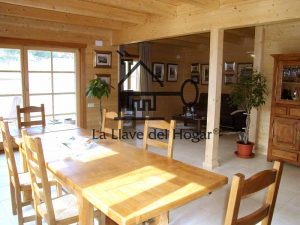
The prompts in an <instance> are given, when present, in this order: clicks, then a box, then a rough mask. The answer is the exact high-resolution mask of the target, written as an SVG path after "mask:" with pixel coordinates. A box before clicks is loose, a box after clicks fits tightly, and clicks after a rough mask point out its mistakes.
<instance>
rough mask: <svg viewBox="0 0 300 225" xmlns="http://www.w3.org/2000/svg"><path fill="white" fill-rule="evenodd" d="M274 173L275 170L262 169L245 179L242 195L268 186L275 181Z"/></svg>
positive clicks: (275, 172)
mask: <svg viewBox="0 0 300 225" xmlns="http://www.w3.org/2000/svg"><path fill="white" fill-rule="evenodd" d="M276 174H277V171H276V170H264V171H261V172H259V173H257V174H255V175H253V176H252V177H250V178H249V179H247V180H245V182H244V187H243V196H245V195H250V194H253V193H255V192H257V191H260V190H262V189H264V188H266V187H268V186H269V185H271V184H272V183H274V182H275V179H276Z"/></svg>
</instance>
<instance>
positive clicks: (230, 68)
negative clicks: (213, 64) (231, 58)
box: [224, 62, 236, 74]
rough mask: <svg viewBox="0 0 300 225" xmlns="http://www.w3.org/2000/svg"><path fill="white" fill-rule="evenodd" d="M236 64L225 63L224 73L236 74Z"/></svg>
mask: <svg viewBox="0 0 300 225" xmlns="http://www.w3.org/2000/svg"><path fill="white" fill-rule="evenodd" d="M235 71H236V63H235V62H225V63H224V72H225V73H228V74H232V73H235Z"/></svg>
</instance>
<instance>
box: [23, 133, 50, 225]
mask: <svg viewBox="0 0 300 225" xmlns="http://www.w3.org/2000/svg"><path fill="white" fill-rule="evenodd" d="M22 138H23V142H24V148H25V150H26V160H27V164H28V170H29V173H30V178H31V179H30V180H31V189H32V192H33V194H32V196H33V201H34V208H35V210H37V207H38V205H40V204H41V203H43V202H44V203H45V205H46V209H47V215H46V217H45V219H46V221H47V223H48V224H54V222H55V214H54V210H53V204H52V200H51V188H50V184H49V181H48V175H47V170H46V164H45V159H44V154H43V147H42V143H41V139H40V138H38V137H35V138H34V137H31V136H29V135H28V133H27V131H26V130H25V129H23V130H22ZM36 213H37V211H36Z"/></svg>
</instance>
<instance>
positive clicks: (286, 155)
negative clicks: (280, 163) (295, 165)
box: [272, 149, 298, 162]
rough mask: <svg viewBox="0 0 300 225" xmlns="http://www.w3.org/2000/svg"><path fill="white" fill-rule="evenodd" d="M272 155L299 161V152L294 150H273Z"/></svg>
mask: <svg viewBox="0 0 300 225" xmlns="http://www.w3.org/2000/svg"><path fill="white" fill-rule="evenodd" d="M272 156H274V157H277V158H281V159H286V160H289V161H294V162H297V160H298V154H297V153H294V152H287V151H281V150H275V149H273V150H272Z"/></svg>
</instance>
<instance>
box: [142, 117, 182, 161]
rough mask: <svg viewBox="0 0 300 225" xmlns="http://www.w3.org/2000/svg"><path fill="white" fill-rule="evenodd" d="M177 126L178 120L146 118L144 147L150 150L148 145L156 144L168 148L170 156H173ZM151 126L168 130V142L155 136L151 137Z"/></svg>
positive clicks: (155, 145) (158, 146)
mask: <svg viewBox="0 0 300 225" xmlns="http://www.w3.org/2000/svg"><path fill="white" fill-rule="evenodd" d="M175 127H176V121H175V120H171V121H170V123H168V122H166V121H164V120H145V127H144V141H143V148H144V149H145V150H148V146H149V145H151V146H154V147H157V148H163V149H166V150H167V155H168V157H169V158H173V142H174V129H175ZM149 128H155V129H161V130H167V131H168V134H169V135H168V142H163V141H160V140H158V139H155V138H156V137H155V138H153V137H152V138H149V135H148V133H149Z"/></svg>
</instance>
